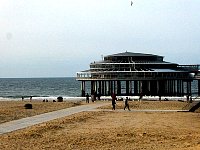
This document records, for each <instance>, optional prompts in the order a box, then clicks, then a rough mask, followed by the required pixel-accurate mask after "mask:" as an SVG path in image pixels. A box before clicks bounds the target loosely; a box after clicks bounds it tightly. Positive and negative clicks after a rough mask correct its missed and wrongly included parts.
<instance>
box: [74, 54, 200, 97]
mask: <svg viewBox="0 0 200 150" xmlns="http://www.w3.org/2000/svg"><path fill="white" fill-rule="evenodd" d="M199 69H200V65H179V64H176V63H170V62H166V61H164V60H163V56H158V55H152V54H142V53H131V52H124V53H118V54H113V55H108V56H105V57H104V58H103V60H102V61H95V62H93V63H91V64H90V69H89V70H85V71H81V72H77V80H78V81H81V93H82V96H85V90H86V87H85V85H86V82H90V85H91V87H90V88H91V93H94V92H96V93H98V94H100V95H105V96H106V95H111V94H112V93H115V94H116V95H127V96H130V95H141V94H142V95H151V96H159V95H160V96H184V95H191V94H192V93H191V82H192V81H193V80H198V94H199V95H200V70H199Z"/></svg>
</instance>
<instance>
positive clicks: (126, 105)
mask: <svg viewBox="0 0 200 150" xmlns="http://www.w3.org/2000/svg"><path fill="white" fill-rule="evenodd" d="M124 104H125V106H124V110H125V109H126V107H127V108H128V110H129V111H130V108H129V103H128V97H126V99H125V102H124Z"/></svg>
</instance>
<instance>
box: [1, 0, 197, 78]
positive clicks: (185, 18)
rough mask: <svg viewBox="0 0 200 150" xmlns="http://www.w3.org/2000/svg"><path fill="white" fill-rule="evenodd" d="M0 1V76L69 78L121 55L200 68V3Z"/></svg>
mask: <svg viewBox="0 0 200 150" xmlns="http://www.w3.org/2000/svg"><path fill="white" fill-rule="evenodd" d="M130 4H131V1H130V0H0V54H1V55H0V57H1V58H0V77H67V76H76V72H78V71H81V70H86V69H88V68H89V63H90V62H93V61H98V60H101V55H104V56H105V55H110V54H114V53H121V52H125V51H129V52H139V53H150V54H157V55H162V56H165V61H169V62H176V63H179V64H200V57H199V50H200V42H199V40H200V13H199V9H200V0H133V6H132V7H131V5H130Z"/></svg>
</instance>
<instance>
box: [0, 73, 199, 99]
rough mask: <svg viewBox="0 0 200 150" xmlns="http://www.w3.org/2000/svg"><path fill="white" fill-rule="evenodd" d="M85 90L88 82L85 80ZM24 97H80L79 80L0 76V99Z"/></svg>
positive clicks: (193, 88)
mask: <svg viewBox="0 0 200 150" xmlns="http://www.w3.org/2000/svg"><path fill="white" fill-rule="evenodd" d="M197 87H198V84H197V81H193V82H192V94H193V96H195V95H197V92H198V88H197ZM86 92H88V93H90V84H89V82H88V83H87V82H86ZM22 96H23V97H24V98H25V99H26V98H27V99H28V98H30V96H32V97H33V99H56V98H57V97H59V96H62V97H63V98H65V99H73V98H74V99H77V98H81V82H80V81H77V80H76V78H75V77H62V78H61V77H60V78H0V100H6V99H8V100H10V99H13V100H17V99H21V98H22Z"/></svg>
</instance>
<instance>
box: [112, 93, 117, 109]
mask: <svg viewBox="0 0 200 150" xmlns="http://www.w3.org/2000/svg"><path fill="white" fill-rule="evenodd" d="M116 99H117V98H116V95H115V93H113V94H112V110H115V104H116Z"/></svg>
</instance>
